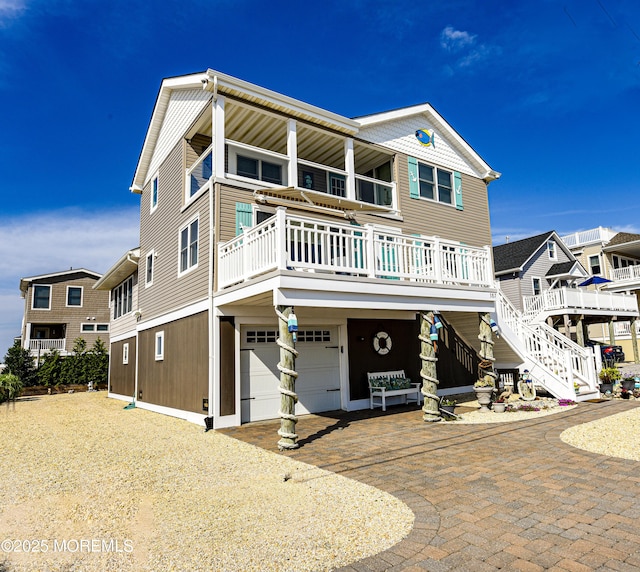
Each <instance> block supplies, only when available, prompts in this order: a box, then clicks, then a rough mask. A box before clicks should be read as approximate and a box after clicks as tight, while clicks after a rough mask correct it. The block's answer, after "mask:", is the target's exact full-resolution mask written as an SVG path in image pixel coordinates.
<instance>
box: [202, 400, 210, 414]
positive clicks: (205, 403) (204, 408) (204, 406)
mask: <svg viewBox="0 0 640 572" xmlns="http://www.w3.org/2000/svg"><path fill="white" fill-rule="evenodd" d="M202 411H209V400H208V399H207V398H206V397H205V398H204V399H203V400H202Z"/></svg>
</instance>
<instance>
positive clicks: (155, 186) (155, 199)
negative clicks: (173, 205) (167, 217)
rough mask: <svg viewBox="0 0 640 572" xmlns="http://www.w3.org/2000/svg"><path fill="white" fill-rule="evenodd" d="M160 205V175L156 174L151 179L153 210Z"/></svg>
mask: <svg viewBox="0 0 640 572" xmlns="http://www.w3.org/2000/svg"><path fill="white" fill-rule="evenodd" d="M157 206H158V176H157V175H156V176H155V177H154V178H153V181H151V212H153V211H154V210H156V207H157Z"/></svg>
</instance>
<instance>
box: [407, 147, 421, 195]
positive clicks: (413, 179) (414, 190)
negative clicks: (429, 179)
mask: <svg viewBox="0 0 640 572" xmlns="http://www.w3.org/2000/svg"><path fill="white" fill-rule="evenodd" d="M408 162H409V196H410V197H411V198H412V199H419V198H420V181H419V180H418V160H417V159H416V158H415V157H409V158H408Z"/></svg>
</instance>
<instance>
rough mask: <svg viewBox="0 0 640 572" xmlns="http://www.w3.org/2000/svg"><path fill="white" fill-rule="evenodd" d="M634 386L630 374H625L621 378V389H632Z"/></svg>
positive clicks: (633, 379) (634, 383)
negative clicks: (625, 375)
mask: <svg viewBox="0 0 640 572" xmlns="http://www.w3.org/2000/svg"><path fill="white" fill-rule="evenodd" d="M635 388H636V380H635V378H634V377H632V376H627V377H625V378H624V379H623V380H622V389H626V390H627V391H633V390H634V389H635Z"/></svg>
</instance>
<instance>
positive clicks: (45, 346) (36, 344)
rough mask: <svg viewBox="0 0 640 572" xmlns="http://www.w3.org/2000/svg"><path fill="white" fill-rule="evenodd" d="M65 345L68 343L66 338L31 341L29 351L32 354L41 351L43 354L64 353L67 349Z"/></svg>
mask: <svg viewBox="0 0 640 572" xmlns="http://www.w3.org/2000/svg"><path fill="white" fill-rule="evenodd" d="M65 343H66V339H65V338H56V339H45V340H29V349H30V350H31V351H32V352H37V351H38V350H40V351H41V352H46V351H50V350H58V351H63V350H64V348H65Z"/></svg>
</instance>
